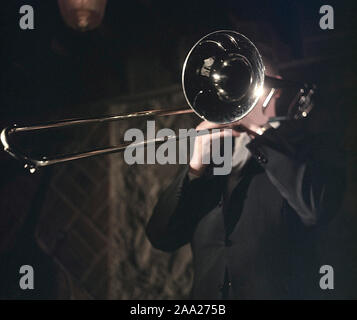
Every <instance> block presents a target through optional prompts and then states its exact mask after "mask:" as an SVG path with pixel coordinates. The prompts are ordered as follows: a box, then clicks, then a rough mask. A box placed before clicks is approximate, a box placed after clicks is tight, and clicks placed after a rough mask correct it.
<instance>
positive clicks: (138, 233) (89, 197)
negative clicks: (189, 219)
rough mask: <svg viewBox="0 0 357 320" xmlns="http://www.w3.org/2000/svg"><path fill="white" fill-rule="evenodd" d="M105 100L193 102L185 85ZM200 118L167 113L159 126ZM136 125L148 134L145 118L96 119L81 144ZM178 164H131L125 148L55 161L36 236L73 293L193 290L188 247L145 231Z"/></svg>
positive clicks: (121, 107) (108, 105)
mask: <svg viewBox="0 0 357 320" xmlns="http://www.w3.org/2000/svg"><path fill="white" fill-rule="evenodd" d="M103 104H104V106H102V107H101V109H102V110H104V107H105V110H107V113H112V114H114V113H125V112H131V111H136V110H143V109H144V108H145V107H146V108H147V107H151V108H165V107H170V106H172V107H173V106H185V105H186V104H185V103H184V98H183V95H182V90H181V89H180V88H179V87H173V88H168V89H163V90H160V91H159V92H152V93H149V94H147V95H146V94H145V95H141V96H137V97H136V98H128V99H122V100H120V99H119V100H118V101H107V102H103ZM195 121H196V122H197V119H196V117H195V116H194V115H184V116H172V117H161V118H157V119H156V127H157V130H158V129H160V128H164V127H165V128H173V129H174V128H191V127H193V125H194V122H195ZM131 127H137V128H141V129H142V130H143V132H144V133H146V120H145V121H144V120H142V119H141V120H134V121H129V122H123V123H113V124H111V125H109V126H107V125H103V126H94V127H92V128H91V129H89V130H88V132H87V134H86V139H88V141H86V142H85V143H83V144H82V147H85V146H87V145H89V144H93V143H94V144H98V145H99V143H103V144H104V145H108V144H116V143H118V141H119V140H120V138H119V137H121V135H122V134H123V133H124V132H125V130H126V129H128V128H131ZM98 137H100V138H99V139H98ZM75 144H76V142H73V145H75ZM177 170H178V165H159V164H154V165H146V164H143V165H127V164H126V163H125V161H124V156H123V154H122V153H118V154H112V155H109V156H108V155H107V156H100V157H96V158H92V159H86V160H80V161H76V162H72V163H69V164H62V165H58V166H57V167H55V168H54V175H53V178H52V180H51V184H50V191H49V193H48V195H47V198H46V201H45V205H44V209H43V213H42V218H41V221H40V224H39V227H38V232H37V237H38V240H39V243H40V244H41V247H43V248H44V250H45V251H46V252H47V253H49V254H50V255H51V256H52V257H53V258H54V259H55V261H57V262H58V263H59V265H60V266H61V267H62V270H64V272H65V274H66V275H67V278H68V279H69V280H70V283H71V289H72V298H76V299H87V298H89V299H90V298H94V299H107V298H109V299H174V298H177V299H181V298H186V297H188V294H189V291H190V288H191V283H192V266H191V251H190V248H189V246H185V247H183V248H181V249H180V250H178V251H177V252H175V253H172V254H168V253H164V252H160V251H159V250H156V249H154V248H152V246H151V244H150V243H149V241H148V240H147V238H146V236H145V224H146V222H147V220H148V219H149V217H150V214H151V212H152V209H153V207H154V205H155V203H156V201H157V199H158V196H159V193H160V190H161V189H162V188H163V187H164V186H165V185H167V184H168V183H169V182H170V180H171V179H172V177H173V176H174V175H175V174H176V172H177Z"/></svg>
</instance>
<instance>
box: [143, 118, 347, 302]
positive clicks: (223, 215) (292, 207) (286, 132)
mask: <svg viewBox="0 0 357 320" xmlns="http://www.w3.org/2000/svg"><path fill="white" fill-rule="evenodd" d="M305 126H306V123H305V121H304V120H301V121H291V122H290V121H289V122H285V123H283V124H282V125H281V126H280V127H279V128H278V129H269V130H267V131H266V132H265V133H264V134H263V135H262V136H259V137H257V138H255V139H254V140H252V141H251V142H250V143H249V144H248V145H247V147H248V149H249V150H250V152H251V153H252V156H253V157H251V159H250V160H249V161H248V163H247V164H246V165H245V166H244V168H243V171H241V172H240V173H241V175H240V177H238V178H237V179H236V185H235V186H234V188H233V189H232V191H231V193H230V196H229V197H228V198H227V197H223V195H224V194H225V192H224V190H225V186H226V184H227V176H212V175H204V176H202V177H200V178H198V179H194V180H192V181H190V179H188V176H187V173H188V166H186V167H184V168H183V169H182V170H181V171H180V172H179V174H178V175H177V177H176V178H175V179H174V181H173V182H172V183H171V184H170V186H169V187H168V188H167V189H166V190H165V191H164V192H163V193H162V195H161V197H160V199H159V201H158V203H157V205H156V207H155V209H154V212H153V215H152V216H151V218H150V220H149V222H148V224H147V228H146V233H147V236H148V238H149V240H150V241H151V243H152V245H153V246H154V247H155V248H158V249H161V250H164V251H167V252H171V251H174V250H176V249H178V248H180V247H181V246H183V245H185V244H187V243H190V244H191V248H192V252H193V263H194V283H193V288H192V291H191V298H193V299H221V298H228V299H297V298H314V297H315V296H314V294H315V293H316V290H319V277H320V276H321V275H319V269H318V268H317V266H316V265H315V264H314V263H315V262H314V256H315V253H314V235H315V230H316V228H317V226H318V225H319V224H321V223H325V222H327V221H329V219H330V218H331V217H332V216H333V214H334V213H335V212H336V211H337V209H338V206H339V203H340V200H341V197H342V193H343V189H344V165H343V164H344V160H343V156H342V155H341V154H342V153H341V152H340V150H339V147H338V146H337V145H336V144H335V143H334V142H333V139H332V138H331V137H329V136H327V135H312V134H307V133H306V130H305ZM316 268H317V269H316Z"/></svg>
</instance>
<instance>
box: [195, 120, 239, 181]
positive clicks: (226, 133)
mask: <svg viewBox="0 0 357 320" xmlns="http://www.w3.org/2000/svg"><path fill="white" fill-rule="evenodd" d="M234 126H237V123H232V124H231V125H229V126H227V125H226V124H217V123H213V122H209V121H203V122H201V123H200V124H199V125H198V126H197V127H196V130H198V131H199V130H206V129H219V128H222V130H220V132H215V133H209V134H205V135H199V136H196V139H195V145H194V149H193V155H192V158H191V160H190V164H189V166H190V172H191V173H192V174H194V175H196V176H201V175H202V174H203V172H204V170H205V168H206V167H207V164H203V163H202V162H203V159H204V158H205V157H210V154H211V144H212V141H213V140H216V139H222V138H223V137H232V136H233V137H238V136H239V135H240V132H239V131H236V130H234V129H233V128H234ZM223 128H224V129H232V130H223Z"/></svg>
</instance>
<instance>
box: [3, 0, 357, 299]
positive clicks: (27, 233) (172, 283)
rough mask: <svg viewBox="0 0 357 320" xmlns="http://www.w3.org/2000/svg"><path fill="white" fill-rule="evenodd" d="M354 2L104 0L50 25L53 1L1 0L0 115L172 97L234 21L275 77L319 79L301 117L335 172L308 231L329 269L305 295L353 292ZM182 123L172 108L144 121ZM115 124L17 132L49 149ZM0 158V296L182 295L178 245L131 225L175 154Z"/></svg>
mask: <svg viewBox="0 0 357 320" xmlns="http://www.w3.org/2000/svg"><path fill="white" fill-rule="evenodd" d="M23 4H31V5H32V6H33V8H34V11H35V29H34V30H26V31H24V30H21V29H20V28H19V26H18V22H19V18H20V14H19V13H18V12H19V8H20V7H21V5H23ZM323 4H329V5H332V6H333V8H334V12H335V29H334V30H321V29H320V28H319V19H320V17H321V15H320V14H319V8H320V6H321V5H323ZM355 7H356V6H355V4H354V2H353V1H305V0H301V1H297V0H296V1H293V0H284V1H283V0H276V1H258V0H251V1H238V0H235V1H228V0H227V1H224V0H221V1H150V0H142V1H139V0H135V1H130V2H129V1H128V2H122V1H114V0H109V1H108V4H107V8H106V14H105V16H104V20H103V23H102V25H101V26H100V27H99V28H97V29H96V30H94V31H90V32H86V33H77V32H75V31H73V30H71V29H69V28H68V27H67V26H66V25H65V24H64V22H63V20H62V17H61V15H60V12H59V9H58V6H57V2H56V1H49V0H48V1H47V0H46V1H45V0H42V1H33V0H28V1H18V0H11V1H10V0H7V1H2V4H1V13H0V15H1V21H0V26H1V33H0V37H1V38H0V41H1V60H0V64H1V91H0V126H1V127H3V126H7V125H10V124H12V123H18V124H21V123H25V124H28V123H31V122H36V121H41V120H56V119H61V118H67V117H78V116H80V117H83V116H84V117H86V116H95V115H103V114H110V113H120V112H127V111H136V110H142V109H144V108H145V107H162V108H165V107H170V106H175V105H176V104H182V105H185V102H184V99H183V97H182V92H181V91H182V90H181V88H180V79H181V70H182V63H183V61H184V58H185V55H186V54H187V52H188V50H189V49H190V48H191V47H192V45H193V44H194V43H195V42H196V41H197V40H198V39H199V38H200V37H202V36H203V35H205V34H207V33H209V32H212V31H215V30H219V29H233V30H237V31H239V32H241V33H243V34H245V35H247V36H248V37H249V38H250V39H251V40H252V41H253V42H254V43H256V44H257V46H258V48H259V49H261V51H262V52H263V54H264V55H265V56H269V59H270V60H271V61H272V62H273V63H274V64H275V65H276V67H277V68H278V70H279V73H280V74H281V75H282V76H283V77H286V78H290V79H294V80H303V81H307V82H313V83H316V84H317V86H318V88H319V90H318V93H317V96H316V108H315V109H314V111H313V112H312V114H311V123H312V125H311V127H312V128H313V129H314V130H324V131H332V132H333V133H334V134H335V135H336V136H337V137H338V139H339V140H340V145H341V148H343V149H344V150H345V152H346V156H347V164H348V169H347V174H348V179H347V188H346V192H345V197H344V201H343V204H342V207H341V210H340V212H339V213H338V214H337V215H336V218H335V219H334V220H333V221H332V222H331V223H330V225H328V226H325V227H322V228H320V230H319V239H318V244H317V247H316V252H317V254H318V256H319V259H320V260H319V261H320V262H321V265H323V264H330V265H332V266H333V267H334V269H335V289H334V290H332V291H328V292H321V296H319V297H318V298H356V297H357V289H356V285H357V272H356V271H357V252H356V247H357V239H356V237H357V236H356V229H357V228H356V226H357V217H356V199H355V192H356V169H355V164H356V130H355V123H356V120H357V117H356V111H355V110H356V108H355V107H356V103H355V101H356V90H355V86H356V74H355V52H356V51H355V40H356V34H355V30H356V29H355V24H354V21H353V20H354V13H355V12H356V11H355ZM196 123H197V119H192V117H191V116H189V117H186V116H185V117H183V118H179V117H173V118H172V119H163V120H160V122H159V124H158V125H159V126H162V127H175V128H189V127H192V126H193V125H194V124H196ZM134 124H135V125H136V126H139V127H140V126H141V125H142V124H138V123H134ZM129 127H130V126H129ZM123 129H124V127H123V128H121V127H119V128H118V127H114V126H110V127H106V128H103V127H98V126H95V127H92V128H90V129H88V128H86V129H85V130H74V131H72V132H65V133H63V132H62V133H61V132H55V133H52V134H49V135H48V136H47V137H45V138H44V140H36V139H35V138H36V137H31V139H30V140H31V141H32V142H34V145H33V146H32V149H33V150H35V151H37V152H42V151H43V150H44V149H46V150H48V151H49V152H51V151H53V150H56V149H58V148H60V146H61V147H63V148H64V149H66V148H69V147H73V146H75V147H79V146H80V147H85V146H88V145H97V144H98V145H99V144H100V143H104V144H111V143H113V142H115V141H116V140H117V139H118V134H119V133H120V132H123ZM73 136H74V137H75V138H76V140H74V139H73ZM32 139H33V140H32ZM39 141H41V142H39ZM77 141H80V142H77ZM44 142H45V143H46V146H44V145H43V143H44ZM0 166H1V172H0V179H1V180H0V253H1V258H0V263H1V265H0V269H1V270H0V271H1V273H0V277H1V282H0V284H1V285H0V293H1V296H2V297H3V298H25V299H26V298H76V299H93V298H94V299H107V298H110V299H135V298H138V299H146V298H153V299H156V298H185V297H187V296H188V292H189V289H190V285H191V281H192V268H191V256H190V252H189V249H188V248H183V249H181V250H179V252H176V253H174V254H172V255H167V254H164V253H161V252H159V251H157V250H154V249H152V248H151V247H150V245H149V243H148V242H147V240H146V238H145V235H144V233H143V229H144V225H145V222H146V221H147V219H148V217H149V215H150V213H151V209H152V207H153V205H154V204H155V201H156V199H157V197H158V194H159V191H160V189H161V188H162V187H164V186H165V184H167V183H168V182H169V181H170V178H171V177H172V176H173V175H174V174H175V171H176V170H177V166H169V165H168V166H164V167H163V166H159V165H152V166H145V165H141V166H139V165H137V166H128V165H126V164H125V163H124V162H123V160H122V156H121V155H114V156H109V157H99V158H96V159H90V160H83V161H79V162H76V163H75V164H68V165H60V166H56V167H55V168H46V169H43V170H41V171H40V172H36V173H35V174H33V175H31V174H29V173H28V172H27V171H25V170H24V169H23V168H22V166H21V165H20V164H19V163H18V162H16V161H15V160H13V159H11V158H10V157H9V156H8V155H7V154H5V153H4V152H1V153H0ZM148 183H149V184H150V188H148ZM23 264H30V265H33V266H34V269H35V274H36V279H37V280H36V281H37V282H36V284H35V286H36V287H35V290H33V291H26V292H24V291H21V290H19V289H18V279H19V274H18V270H19V266H21V265H23ZM317 272H318V269H317ZM37 284H38V285H37Z"/></svg>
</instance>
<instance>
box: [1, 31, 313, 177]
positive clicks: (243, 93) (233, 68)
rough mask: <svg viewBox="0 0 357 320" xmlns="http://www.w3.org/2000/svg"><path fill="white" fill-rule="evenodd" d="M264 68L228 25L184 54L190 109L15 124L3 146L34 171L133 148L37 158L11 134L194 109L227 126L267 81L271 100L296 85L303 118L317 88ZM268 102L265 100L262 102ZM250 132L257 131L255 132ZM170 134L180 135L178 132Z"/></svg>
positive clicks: (242, 114) (243, 113) (248, 43)
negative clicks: (267, 72) (276, 92)
mask: <svg viewBox="0 0 357 320" xmlns="http://www.w3.org/2000/svg"><path fill="white" fill-rule="evenodd" d="M264 71H265V67H264V64H263V61H262V57H261V55H260V53H259V51H258V49H257V48H256V47H255V45H254V44H253V43H252V42H251V41H250V40H249V39H248V38H247V37H245V36H244V35H242V34H240V33H238V32H235V31H230V30H221V31H215V32H212V33H210V34H208V35H206V36H204V37H203V38H201V39H200V40H199V41H198V42H197V43H196V44H195V45H194V46H193V47H192V49H191V50H190V51H189V53H188V55H187V57H186V59H185V62H184V65H183V70H182V88H183V93H184V96H185V99H186V101H187V103H188V105H189V108H171V109H160V110H146V111H137V112H133V113H127V114H120V115H112V116H104V117H99V118H76V119H66V120H61V121H55V122H46V123H42V124H35V125H29V126H17V125H16V124H14V125H12V126H9V127H6V128H4V129H3V130H2V131H1V133H0V141H1V144H2V146H3V148H4V151H6V152H7V153H8V154H10V155H11V156H12V157H14V158H15V159H17V160H20V161H21V162H22V163H24V167H25V168H28V169H29V170H30V172H34V171H35V170H36V169H37V168H41V167H46V166H51V165H54V164H58V163H64V162H69V161H73V160H79V159H84V158H90V157H93V156H98V155H104V154H111V153H116V152H121V151H124V150H125V149H126V148H128V147H129V143H126V144H120V145H116V146H110V147H105V148H99V149H93V150H88V151H85V152H77V153H71V154H70V153H68V154H58V155H56V156H52V157H46V156H42V157H39V158H36V157H31V156H29V155H27V154H25V153H24V152H22V151H21V149H20V148H18V147H17V146H16V145H15V143H14V142H13V141H12V137H13V136H14V135H15V134H16V133H24V132H35V131H40V130H48V129H54V128H65V127H74V126H82V125H87V124H96V123H107V122H116V121H123V120H127V119H132V118H154V117H161V116H172V115H181V114H187V113H195V114H197V115H198V116H199V117H200V118H202V119H204V120H207V121H210V122H214V123H217V124H223V125H229V124H231V123H233V122H236V121H238V120H240V119H242V118H243V117H245V116H246V115H247V114H248V113H249V112H250V111H251V110H252V109H253V108H254V107H255V105H256V104H257V102H258V100H259V98H260V96H261V94H262V91H263V85H265V86H267V87H270V88H271V91H270V93H271V94H269V95H268V98H269V99H270V98H271V96H272V95H273V92H274V90H275V89H276V88H284V87H296V88H298V89H299V91H298V94H297V95H296V97H295V99H294V104H296V103H298V106H299V112H298V113H297V114H296V115H295V116H294V117H295V118H300V117H305V116H306V115H307V114H308V112H309V111H310V110H311V108H312V106H313V104H312V102H311V96H312V94H313V93H314V86H308V85H306V84H303V83H299V82H295V81H289V80H282V79H277V78H273V77H269V76H266V75H265V74H264ZM264 82H265V84H264ZM267 103H268V102H267V101H265V102H264V104H263V107H264V106H266V105H267ZM221 127H222V126H221ZM223 127H224V126H223ZM238 127H240V130H242V131H248V132H249V131H250V130H249V129H247V128H245V127H243V126H242V125H239V126H238ZM206 133H207V131H205V133H201V132H200V131H197V134H198V135H200V134H206ZM250 133H251V134H255V133H253V132H251V131H250ZM169 138H170V139H178V138H177V137H169ZM155 142H163V139H162V138H157V139H152V140H145V141H143V142H137V143H130V146H131V147H137V146H138V145H142V146H147V145H149V144H151V143H155Z"/></svg>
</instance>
